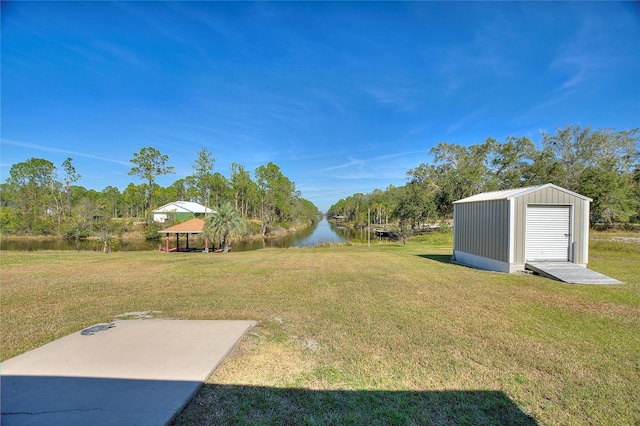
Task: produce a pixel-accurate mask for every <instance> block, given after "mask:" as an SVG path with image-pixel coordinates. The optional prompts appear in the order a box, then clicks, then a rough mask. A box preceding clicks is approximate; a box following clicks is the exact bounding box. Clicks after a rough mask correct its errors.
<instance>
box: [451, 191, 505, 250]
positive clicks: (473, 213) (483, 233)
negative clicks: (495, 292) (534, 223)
mask: <svg viewBox="0 0 640 426" xmlns="http://www.w3.org/2000/svg"><path fill="white" fill-rule="evenodd" d="M454 209H455V223H454V225H453V226H454V243H453V248H454V250H455V251H456V252H457V251H460V252H465V253H469V254H473V255H477V256H482V257H486V258H489V259H496V260H499V261H502V262H509V201H507V200H493V201H479V202H474V203H461V204H455V205H454Z"/></svg>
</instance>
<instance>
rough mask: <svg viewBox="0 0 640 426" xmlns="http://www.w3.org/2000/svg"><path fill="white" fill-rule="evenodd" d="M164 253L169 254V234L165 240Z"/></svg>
mask: <svg viewBox="0 0 640 426" xmlns="http://www.w3.org/2000/svg"><path fill="white" fill-rule="evenodd" d="M164 252H165V253H169V233H167V236H166V237H165V238H164Z"/></svg>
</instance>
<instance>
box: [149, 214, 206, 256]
mask: <svg viewBox="0 0 640 426" xmlns="http://www.w3.org/2000/svg"><path fill="white" fill-rule="evenodd" d="M203 229H204V220H202V219H199V218H197V217H196V218H193V219H190V220H187V221H186V222H182V223H179V224H177V225H173V226H170V227H169V228H166V229H163V230H161V231H158V232H159V233H161V234H165V235H166V236H165V246H164V251H165V252H166V253H169V252H172V251H183V252H186V251H197V250H198V249H191V248H189V235H191V234H202V230H203ZM170 234H175V236H176V247H175V248H172V249H170V248H169V235H170ZM180 234H185V235H186V236H187V245H186V247H185V248H183V249H181V248H180ZM158 250H159V251H163V247H162V246H161V245H158ZM204 250H205V252H208V251H209V242H208V241H207V240H205V242H204Z"/></svg>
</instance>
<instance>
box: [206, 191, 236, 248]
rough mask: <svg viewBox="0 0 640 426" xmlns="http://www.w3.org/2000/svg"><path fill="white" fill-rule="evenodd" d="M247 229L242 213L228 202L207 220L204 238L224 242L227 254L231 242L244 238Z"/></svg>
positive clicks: (223, 246) (223, 245)
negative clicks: (237, 238) (233, 239)
mask: <svg viewBox="0 0 640 426" xmlns="http://www.w3.org/2000/svg"><path fill="white" fill-rule="evenodd" d="M245 228H246V226H245V221H244V219H243V218H242V216H241V215H240V212H238V211H237V210H236V209H235V208H234V207H233V206H232V205H231V203H229V202H226V203H224V204H223V205H222V206H220V207H219V208H217V209H216V211H214V212H213V213H212V214H211V215H209V216H207V217H206V218H205V221H204V229H203V233H202V236H203V237H204V238H206V239H208V240H209V241H211V242H215V241H216V240H218V241H222V251H223V252H225V253H226V252H228V251H229V240H230V239H232V238H236V237H240V236H242V235H243V234H244V231H245Z"/></svg>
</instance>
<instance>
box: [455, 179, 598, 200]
mask: <svg viewBox="0 0 640 426" xmlns="http://www.w3.org/2000/svg"><path fill="white" fill-rule="evenodd" d="M545 188H553V189H556V190H558V191H562V192H565V193H567V194H570V195H573V196H574V197H578V198H581V199H583V200H585V201H589V202H591V201H593V200H592V199H591V198H589V197H585V196H584V195H580V194H578V193H575V192H572V191H569V190H568V189H564V188H562V187H559V186H557V185H554V184H552V183H547V184H544V185H537V186H527V187H524V188H513V189H504V190H502V191H492V192H483V193H481V194H476V195H472V196H471V197H467V198H463V199H461V200H457V201H454V202H453V204H462V203H475V202H479V201H496V200H511V199H514V198H518V197H521V196H523V195H526V194H530V193H532V192H535V191H540V190H541V189H545Z"/></svg>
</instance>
